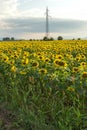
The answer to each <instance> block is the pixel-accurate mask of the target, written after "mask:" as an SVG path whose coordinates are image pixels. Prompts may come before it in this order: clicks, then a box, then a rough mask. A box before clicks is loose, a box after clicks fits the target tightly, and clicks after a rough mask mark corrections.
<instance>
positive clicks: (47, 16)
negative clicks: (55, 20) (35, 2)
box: [46, 7, 49, 38]
mask: <svg viewBox="0 0 87 130" xmlns="http://www.w3.org/2000/svg"><path fill="white" fill-rule="evenodd" d="M48 11H49V10H48V7H46V37H47V38H48V36H49V19H48V18H49V15H48Z"/></svg>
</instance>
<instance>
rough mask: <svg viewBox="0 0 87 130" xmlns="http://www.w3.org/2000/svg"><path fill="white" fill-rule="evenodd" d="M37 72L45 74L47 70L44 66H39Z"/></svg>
mask: <svg viewBox="0 0 87 130" xmlns="http://www.w3.org/2000/svg"><path fill="white" fill-rule="evenodd" d="M39 73H40V74H46V73H47V70H46V69H45V68H41V69H39Z"/></svg>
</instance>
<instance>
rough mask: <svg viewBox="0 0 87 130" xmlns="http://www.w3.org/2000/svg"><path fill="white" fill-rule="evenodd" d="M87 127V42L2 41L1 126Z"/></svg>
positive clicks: (39, 129) (35, 129) (31, 129)
mask: <svg viewBox="0 0 87 130" xmlns="http://www.w3.org/2000/svg"><path fill="white" fill-rule="evenodd" d="M14 128H15V129H16V130H17V129H18V130H86V129H87V41H84V40H71V41H67V40H61V41H14V42H12V41H11V42H0V130H5V129H8V130H10V129H11V130H13V129H14Z"/></svg>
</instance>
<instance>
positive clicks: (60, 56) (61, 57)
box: [55, 54, 63, 60]
mask: <svg viewBox="0 0 87 130" xmlns="http://www.w3.org/2000/svg"><path fill="white" fill-rule="evenodd" d="M55 58H56V59H59V60H62V59H63V56H62V55H58V54H56V56H55Z"/></svg>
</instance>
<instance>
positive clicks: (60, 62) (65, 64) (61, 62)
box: [54, 59, 67, 67]
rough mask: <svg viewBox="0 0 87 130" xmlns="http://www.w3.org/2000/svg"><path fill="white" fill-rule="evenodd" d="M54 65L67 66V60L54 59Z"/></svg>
mask: <svg viewBox="0 0 87 130" xmlns="http://www.w3.org/2000/svg"><path fill="white" fill-rule="evenodd" d="M54 65H56V66H58V67H66V66H67V63H66V62H65V61H61V60H59V59H56V60H54Z"/></svg>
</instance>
